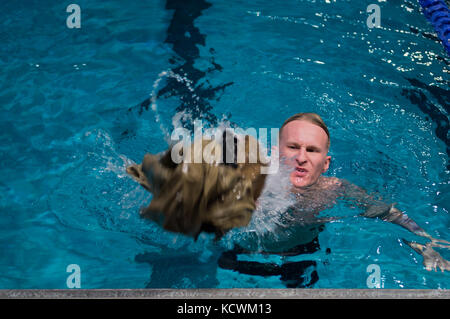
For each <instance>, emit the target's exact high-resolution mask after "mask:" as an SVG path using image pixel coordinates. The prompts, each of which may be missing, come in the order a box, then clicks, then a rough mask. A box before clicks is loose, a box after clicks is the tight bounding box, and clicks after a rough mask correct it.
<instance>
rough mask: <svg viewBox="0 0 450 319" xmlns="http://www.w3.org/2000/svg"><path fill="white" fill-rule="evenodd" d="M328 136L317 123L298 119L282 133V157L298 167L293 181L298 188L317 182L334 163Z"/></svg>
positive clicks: (294, 166) (293, 173)
mask: <svg viewBox="0 0 450 319" xmlns="http://www.w3.org/2000/svg"><path fill="white" fill-rule="evenodd" d="M327 145H328V136H327V134H326V133H325V131H324V130H323V129H322V128H321V127H320V126H317V125H315V124H312V123H310V122H307V121H304V120H295V121H292V122H289V123H288V124H286V126H285V127H283V130H282V132H281V136H280V156H281V158H283V161H284V163H285V164H287V165H288V166H290V167H292V168H293V169H294V170H293V172H292V173H291V174H290V180H291V183H292V185H294V187H295V188H303V187H308V186H311V185H313V184H314V183H316V182H317V180H318V179H319V177H320V175H321V174H322V173H325V172H326V171H327V169H328V167H329V165H330V160H331V157H330V156H327V153H328V147H327Z"/></svg>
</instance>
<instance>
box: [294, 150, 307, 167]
mask: <svg viewBox="0 0 450 319" xmlns="http://www.w3.org/2000/svg"><path fill="white" fill-rule="evenodd" d="M295 160H296V161H297V163H298V164H304V163H305V162H307V160H308V157H307V153H306V150H305V149H304V148H300V149H299V151H298V153H297V156H296V157H295Z"/></svg>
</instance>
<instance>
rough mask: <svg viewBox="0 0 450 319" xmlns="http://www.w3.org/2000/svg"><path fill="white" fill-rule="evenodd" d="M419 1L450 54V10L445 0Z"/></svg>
mask: <svg viewBox="0 0 450 319" xmlns="http://www.w3.org/2000/svg"><path fill="white" fill-rule="evenodd" d="M419 3H420V5H421V6H422V9H423V14H424V15H425V17H426V18H427V20H428V21H429V22H430V23H431V24H432V25H433V27H434V30H435V31H436V33H437V35H438V37H439V39H440V40H441V41H442V44H443V46H444V48H445V50H446V51H447V54H448V55H449V56H450V10H449V9H448V7H447V5H446V4H445V2H444V0H419Z"/></svg>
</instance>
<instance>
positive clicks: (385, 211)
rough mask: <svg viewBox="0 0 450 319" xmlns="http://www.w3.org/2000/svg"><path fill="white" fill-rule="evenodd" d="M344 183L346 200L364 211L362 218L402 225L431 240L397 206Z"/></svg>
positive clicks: (355, 186)
mask: <svg viewBox="0 0 450 319" xmlns="http://www.w3.org/2000/svg"><path fill="white" fill-rule="evenodd" d="M342 183H343V184H342V185H343V187H345V191H344V199H345V200H346V201H348V202H350V203H352V204H354V205H356V206H358V207H359V208H360V209H362V210H363V213H361V216H364V217H369V218H379V219H382V220H384V221H387V222H390V223H393V224H397V225H400V226H402V227H404V228H406V229H407V230H409V231H410V232H412V233H414V234H416V235H418V236H422V237H427V238H431V236H430V235H428V234H427V233H426V232H425V230H423V229H422V228H421V227H420V226H419V225H417V223H416V222H415V221H413V220H412V219H411V218H409V217H408V215H406V214H405V213H403V212H402V211H400V210H399V209H397V208H395V207H394V205H395V204H387V203H385V202H384V201H383V200H382V199H381V198H375V197H374V196H373V195H369V194H368V193H367V192H366V190H365V189H363V188H362V187H359V186H357V185H354V184H351V183H349V182H347V181H343V182H342Z"/></svg>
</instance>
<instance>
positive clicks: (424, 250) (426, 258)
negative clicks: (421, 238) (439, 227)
mask: <svg viewBox="0 0 450 319" xmlns="http://www.w3.org/2000/svg"><path fill="white" fill-rule="evenodd" d="M403 242H404V243H405V244H407V245H408V246H409V247H411V248H412V249H414V250H415V251H416V252H418V253H419V254H420V255H422V256H423V265H424V266H425V269H426V270H428V271H431V270H434V271H437V268H438V267H439V268H440V269H441V271H442V272H444V270H447V271H450V262H449V261H448V260H445V259H444V258H442V256H441V255H440V254H439V253H438V252H437V251H435V250H434V249H433V248H432V247H440V248H447V249H450V246H444V245H440V244H438V243H437V242H444V243H448V242H447V241H445V240H437V239H434V238H433V241H432V242H431V243H428V244H426V245H422V244H419V243H415V242H410V241H407V240H405V239H403Z"/></svg>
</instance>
